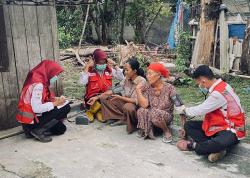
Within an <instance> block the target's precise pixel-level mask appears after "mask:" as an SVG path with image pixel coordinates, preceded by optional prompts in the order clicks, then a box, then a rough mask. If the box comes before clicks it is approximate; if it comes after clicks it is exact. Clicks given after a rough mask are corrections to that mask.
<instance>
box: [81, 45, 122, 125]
mask: <svg viewBox="0 0 250 178" xmlns="http://www.w3.org/2000/svg"><path fill="white" fill-rule="evenodd" d="M113 63H114V62H113ZM114 65H115V66H114V68H111V67H110V66H109V65H108V58H107V54H106V53H105V52H104V51H102V50H101V49H96V50H95V51H94V53H93V60H90V61H89V62H88V63H87V64H86V66H85V67H84V69H83V72H81V75H80V83H81V84H83V85H84V86H86V92H85V96H84V103H83V104H84V105H85V106H86V107H87V108H88V110H87V111H86V115H87V116H88V119H89V121H90V122H93V121H94V118H95V117H96V119H97V120H98V121H100V122H104V120H103V118H102V113H101V104H100V102H99V100H100V97H101V96H102V95H103V93H104V92H106V91H107V90H109V89H110V88H111V87H112V79H113V77H114V78H116V79H118V80H123V79H124V75H123V73H122V70H121V69H120V68H119V67H118V66H117V65H116V64H114Z"/></svg>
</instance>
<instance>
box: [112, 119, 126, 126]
mask: <svg viewBox="0 0 250 178" xmlns="http://www.w3.org/2000/svg"><path fill="white" fill-rule="evenodd" d="M109 125H110V126H111V127H116V126H121V125H126V124H125V123H124V122H123V121H121V120H120V121H117V122H114V123H111V124H109Z"/></svg>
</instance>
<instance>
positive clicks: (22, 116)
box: [16, 85, 53, 124]
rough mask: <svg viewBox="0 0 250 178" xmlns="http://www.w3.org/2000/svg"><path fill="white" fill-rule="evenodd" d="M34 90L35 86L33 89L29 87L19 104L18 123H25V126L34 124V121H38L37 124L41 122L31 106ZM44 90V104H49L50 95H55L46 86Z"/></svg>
mask: <svg viewBox="0 0 250 178" xmlns="http://www.w3.org/2000/svg"><path fill="white" fill-rule="evenodd" d="M31 86H32V85H31ZM33 88H34V85H33V87H29V88H28V89H27V90H26V91H23V92H22V94H21V96H20V99H19V102H18V106H17V114H16V119H17V121H18V122H20V123H23V124H33V123H34V119H36V122H37V123H38V122H39V120H38V118H37V117H36V114H35V113H34V112H33V110H32V107H31V104H30V103H31V97H32V91H33ZM43 90H44V91H43V97H42V102H43V103H44V102H48V101H49V98H50V95H53V94H52V93H50V91H49V89H48V88H47V87H45V86H44V89H43ZM27 92H29V93H27Z"/></svg>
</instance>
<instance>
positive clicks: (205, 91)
mask: <svg viewBox="0 0 250 178" xmlns="http://www.w3.org/2000/svg"><path fill="white" fill-rule="evenodd" d="M199 88H200V91H201V92H202V93H203V94H207V93H208V89H207V88H204V87H202V86H201V85H199Z"/></svg>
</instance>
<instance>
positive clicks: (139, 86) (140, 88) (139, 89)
mask: <svg viewBox="0 0 250 178" xmlns="http://www.w3.org/2000/svg"><path fill="white" fill-rule="evenodd" d="M143 86H144V84H143V82H141V83H139V84H137V85H136V88H135V89H136V91H137V92H141V90H142V88H143Z"/></svg>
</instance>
